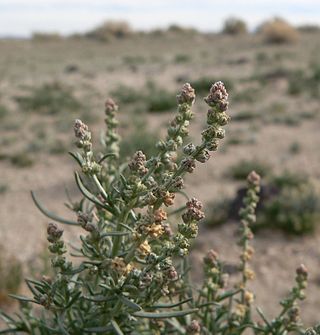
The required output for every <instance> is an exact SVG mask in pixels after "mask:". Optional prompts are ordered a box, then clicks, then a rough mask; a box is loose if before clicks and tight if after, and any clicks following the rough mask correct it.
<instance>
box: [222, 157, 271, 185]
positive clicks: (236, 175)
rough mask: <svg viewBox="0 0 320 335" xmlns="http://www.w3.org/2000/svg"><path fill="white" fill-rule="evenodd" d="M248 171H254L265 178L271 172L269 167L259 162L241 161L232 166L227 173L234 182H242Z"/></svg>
mask: <svg viewBox="0 0 320 335" xmlns="http://www.w3.org/2000/svg"><path fill="white" fill-rule="evenodd" d="M250 171H256V172H257V173H259V175H260V176H263V177H265V176H267V175H269V174H270V172H271V167H270V166H269V165H268V164H267V163H265V162H261V161H259V160H241V161H239V162H237V163H236V164H234V165H232V166H231V168H230V169H229V171H228V173H227V174H228V176H229V177H231V178H232V179H235V180H244V179H245V178H246V176H247V175H248V174H249V173H250Z"/></svg>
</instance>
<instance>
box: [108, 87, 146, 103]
mask: <svg viewBox="0 0 320 335" xmlns="http://www.w3.org/2000/svg"><path fill="white" fill-rule="evenodd" d="M112 94H113V95H114V97H115V98H116V99H117V100H118V101H120V102H122V103H124V104H130V103H135V102H137V101H141V100H143V99H144V95H143V94H142V93H141V92H139V91H138V90H136V89H134V88H133V87H130V86H126V85H120V86H119V87H118V88H116V89H115V90H113V91H112Z"/></svg>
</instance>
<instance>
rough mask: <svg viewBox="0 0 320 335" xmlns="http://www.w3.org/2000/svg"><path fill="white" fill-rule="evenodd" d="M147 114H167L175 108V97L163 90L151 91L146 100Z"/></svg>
mask: <svg viewBox="0 0 320 335" xmlns="http://www.w3.org/2000/svg"><path fill="white" fill-rule="evenodd" d="M146 103H147V109H148V111H149V112H167V111H170V110H172V109H173V108H175V96H174V95H173V94H171V93H170V92H168V91H166V90H164V89H156V88H155V89H152V90H151V92H150V95H149V97H148V98H147V99H146Z"/></svg>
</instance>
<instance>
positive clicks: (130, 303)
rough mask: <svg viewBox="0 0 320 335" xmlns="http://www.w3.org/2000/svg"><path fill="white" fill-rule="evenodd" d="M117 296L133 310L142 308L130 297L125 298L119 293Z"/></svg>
mask: <svg viewBox="0 0 320 335" xmlns="http://www.w3.org/2000/svg"><path fill="white" fill-rule="evenodd" d="M119 298H120V300H121V301H122V302H123V303H124V304H125V305H126V306H128V307H129V308H131V309H133V310H135V311H141V310H142V308H141V307H140V306H139V305H138V304H136V303H135V302H133V301H131V300H130V299H128V298H126V297H125V296H123V295H120V296H119Z"/></svg>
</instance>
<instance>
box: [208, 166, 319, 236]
mask: <svg viewBox="0 0 320 335" xmlns="http://www.w3.org/2000/svg"><path fill="white" fill-rule="evenodd" d="M244 194H245V188H244V187H243V186H241V187H240V188H239V189H238V191H237V194H236V196H235V197H234V198H228V199H224V198H222V199H221V200H220V201H217V202H216V203H214V204H212V205H210V214H209V215H208V216H207V218H206V221H205V223H206V224H207V225H208V226H212V227H214V226H217V225H219V224H222V223H225V222H230V221H234V220H236V218H237V213H238V211H239V209H240V206H241V199H242V197H243V195H244ZM256 215H257V222H256V223H254V224H253V225H252V229H253V230H254V231H258V230H261V229H263V228H268V229H276V230H279V229H280V230H282V231H284V232H285V233H287V234H293V235H305V234H310V233H313V232H314V231H315V230H316V229H317V227H318V223H319V220H320V194H319V190H318V189H317V188H316V187H315V186H314V185H313V184H312V183H311V181H310V180H308V178H306V177H305V176H302V175H299V174H293V173H290V172H285V173H283V174H281V175H279V176H275V177H271V178H269V180H268V179H267V180H266V181H265V183H264V185H263V186H262V188H261V197H260V202H259V206H258V207H257V211H256Z"/></svg>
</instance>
